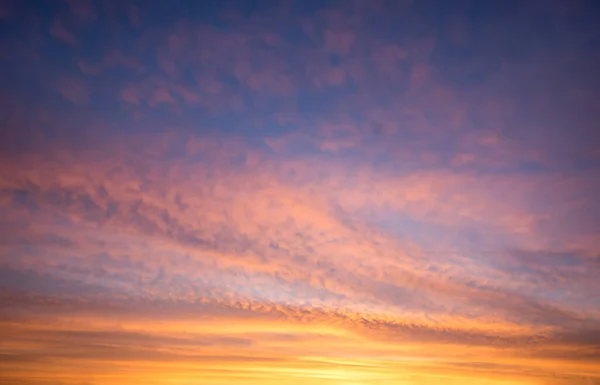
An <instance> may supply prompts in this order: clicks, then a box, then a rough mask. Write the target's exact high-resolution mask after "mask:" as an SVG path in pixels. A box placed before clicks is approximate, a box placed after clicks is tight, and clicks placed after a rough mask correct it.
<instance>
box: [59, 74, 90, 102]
mask: <svg viewBox="0 0 600 385" xmlns="http://www.w3.org/2000/svg"><path fill="white" fill-rule="evenodd" d="M57 89H58V92H59V93H60V94H61V95H62V96H63V97H64V98H65V99H67V100H68V101H70V102H72V103H75V104H84V103H87V102H88V101H89V98H90V89H89V87H88V86H87V85H86V83H85V82H84V81H83V79H80V78H78V77H63V78H62V79H61V80H60V81H59V82H58V84H57Z"/></svg>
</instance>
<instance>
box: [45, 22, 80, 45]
mask: <svg viewBox="0 0 600 385" xmlns="http://www.w3.org/2000/svg"><path fill="white" fill-rule="evenodd" d="M50 33H51V34H52V36H54V37H55V38H57V39H58V40H61V41H62V42H64V43H67V44H71V45H75V44H77V39H76V38H75V35H73V34H72V33H71V32H69V31H67V29H66V28H65V27H64V26H63V25H62V24H60V23H59V22H55V23H54V24H53V26H52V28H51V29H50Z"/></svg>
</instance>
